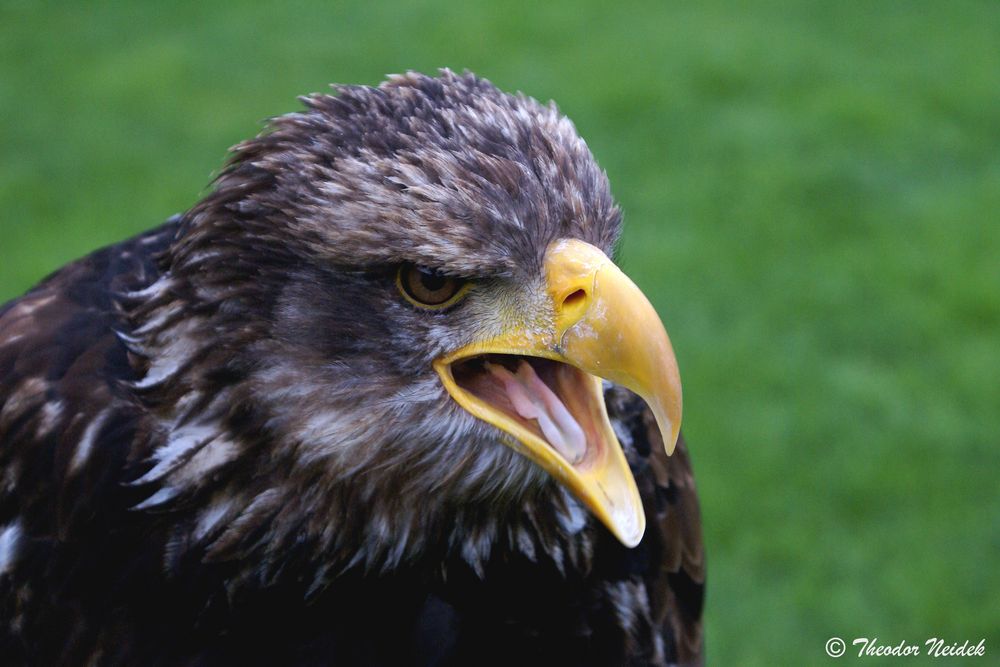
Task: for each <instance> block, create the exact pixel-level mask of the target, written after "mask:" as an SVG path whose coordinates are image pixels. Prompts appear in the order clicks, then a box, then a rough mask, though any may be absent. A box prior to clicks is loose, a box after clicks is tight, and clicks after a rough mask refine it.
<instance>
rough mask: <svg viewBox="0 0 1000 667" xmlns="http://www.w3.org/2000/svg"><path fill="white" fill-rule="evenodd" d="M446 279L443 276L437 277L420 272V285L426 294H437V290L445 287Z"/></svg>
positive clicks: (434, 274)
mask: <svg viewBox="0 0 1000 667" xmlns="http://www.w3.org/2000/svg"><path fill="white" fill-rule="evenodd" d="M447 282H448V279H447V278H446V277H445V276H439V275H438V274H436V273H430V272H428V271H421V272H420V284H421V285H423V286H424V289H425V290H427V291H428V292H437V291H438V290H439V289H441V288H442V287H444V286H445V284H446V283H447Z"/></svg>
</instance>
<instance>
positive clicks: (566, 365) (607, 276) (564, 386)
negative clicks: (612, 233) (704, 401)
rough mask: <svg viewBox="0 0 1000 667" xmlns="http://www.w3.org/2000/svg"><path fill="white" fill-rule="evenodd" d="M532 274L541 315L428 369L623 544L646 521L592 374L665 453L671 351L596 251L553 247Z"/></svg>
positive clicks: (671, 400)
mask: <svg viewBox="0 0 1000 667" xmlns="http://www.w3.org/2000/svg"><path fill="white" fill-rule="evenodd" d="M544 269H545V292H546V294H545V297H544V298H543V299H542V303H543V304H544V307H542V308H540V310H541V311H543V312H541V313H536V314H534V316H533V317H527V318H525V319H524V321H523V322H522V323H521V324H519V325H518V326H516V327H514V328H512V329H511V330H509V331H507V332H505V333H503V334H501V335H499V336H496V337H493V338H490V339H489V340H483V341H477V342H475V343H472V344H471V345H468V346H466V347H463V348H462V349H459V350H457V351H455V352H452V353H450V354H448V355H446V356H444V357H442V358H440V359H438V360H437V361H435V363H434V367H435V369H436V370H437V372H438V373H439V374H440V376H441V379H442V381H443V383H444V386H445V388H446V389H447V390H448V393H449V394H451V396H452V397H453V398H454V399H455V400H456V401H457V402H458V403H459V404H460V405H461V406H462V407H463V408H465V409H466V410H467V411H468V412H470V413H471V414H472V415H474V416H476V417H478V418H479V419H482V420H484V421H486V422H489V423H490V424H493V425H494V426H496V427H497V428H499V429H501V430H502V431H504V432H505V433H506V434H508V435H509V436H511V437H510V438H509V439H508V441H507V444H509V445H510V446H511V447H513V448H514V449H516V450H518V451H519V452H521V453H522V454H524V455H525V456H527V457H528V458H529V459H531V460H532V461H534V462H535V463H536V464H538V465H539V466H541V467H542V468H544V469H545V470H546V471H548V473H549V474H551V475H552V476H553V477H554V478H555V479H557V480H558V481H559V482H561V483H562V484H563V485H565V486H566V487H567V488H569V489H570V491H572V493H573V494H574V495H575V496H576V497H577V498H578V499H579V500H580V501H581V502H583V504H584V505H586V506H587V508H588V509H590V511H591V512H593V514H594V515H595V516H597V517H598V518H599V519H600V520H601V521H602V522H603V523H604V524H605V525H606V526H607V527H608V529H609V530H611V532H612V533H614V534H615V536H616V537H617V538H618V539H619V540H621V542H622V543H623V544H625V545H626V546H629V547H633V546H635V545H637V544H638V543H639V541H640V540H641V539H642V535H643V532H644V531H645V528H646V518H645V514H644V512H643V508H642V501H641V500H640V498H639V491H638V489H637V488H636V485H635V480H634V479H633V478H632V473H631V471H630V470H629V466H628V462H627V461H626V460H625V455H624V452H623V451H622V448H621V445H620V444H619V442H618V439H617V437H616V436H615V433H614V430H613V429H612V427H611V422H610V421H609V419H608V414H607V410H606V408H605V405H604V393H603V389H602V385H601V378H604V379H607V380H610V381H612V382H614V383H617V384H619V385H622V386H624V387H627V388H628V389H630V390H632V391H633V392H635V393H636V394H638V395H639V396H641V397H642V398H643V399H644V400H645V401H646V403H647V404H648V405H649V407H650V409H651V410H652V412H653V415H654V416H655V418H656V422H657V425H658V426H659V430H660V434H661V435H662V436H663V442H664V445H665V447H666V450H667V454H671V453H673V450H674V445H675V444H676V442H677V434H678V432H679V430H680V422H681V383H680V375H679V374H678V371H677V361H676V359H675V358H674V352H673V348H672V347H671V345H670V339H669V338H668V337H667V332H666V331H665V330H664V328H663V325H662V324H661V322H660V318H659V317H658V316H657V314H656V311H655V310H654V309H653V306H652V304H650V303H649V300H648V299H646V297H645V296H644V295H643V293H642V292H641V291H639V288H638V287H636V286H635V284H634V283H633V282H632V281H631V280H629V278H628V277H627V276H626V275H625V274H624V273H622V272H621V270H620V269H619V268H618V267H617V266H615V264H614V263H613V262H612V261H611V260H610V259H608V257H607V256H606V255H605V254H604V253H603V252H601V251H600V250H599V249H597V248H595V247H594V246H592V245H590V244H588V243H584V242H583V241H579V240H576V239H563V240H560V241H556V242H554V243H552V244H551V245H550V246H549V248H548V250H547V251H546V254H545V260H544ZM529 321H530V322H531V323H530V324H527V323H526V322H529Z"/></svg>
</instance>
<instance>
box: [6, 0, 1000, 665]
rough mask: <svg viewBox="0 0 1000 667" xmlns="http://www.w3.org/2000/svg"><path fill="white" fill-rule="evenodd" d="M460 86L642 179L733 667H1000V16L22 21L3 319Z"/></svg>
mask: <svg viewBox="0 0 1000 667" xmlns="http://www.w3.org/2000/svg"><path fill="white" fill-rule="evenodd" d="M442 66H448V67H451V68H453V69H459V70H460V69H462V68H470V69H472V70H474V71H475V72H477V73H479V74H481V75H483V76H486V77H487V78H490V79H491V80H492V81H493V82H494V83H496V84H497V85H499V86H500V87H502V88H504V89H507V90H512V91H513V90H522V91H524V92H526V93H528V94H530V95H532V96H535V97H538V98H541V99H543V100H547V99H550V98H552V99H555V100H557V102H558V103H559V104H560V106H561V108H562V109H563V111H565V112H566V113H567V114H568V115H569V116H570V117H571V118H573V119H574V121H575V122H576V124H577V127H578V128H579V130H580V132H581V134H582V135H583V136H584V137H585V138H586V139H587V140H588V142H589V144H590V146H591V148H592V149H593V151H594V153H595V154H596V156H597V158H598V160H599V161H600V162H601V164H602V165H603V166H604V167H605V168H606V169H607V171H608V173H609V175H610V177H611V180H612V184H613V186H614V188H615V192H616V194H617V196H618V198H619V200H620V202H621V204H622V206H623V208H624V210H625V213H626V224H627V227H626V234H625V241H624V245H623V249H622V250H623V252H622V256H621V258H620V259H621V261H622V262H623V264H624V266H625V268H626V270H627V271H628V272H630V273H631V274H632V275H633V277H634V278H635V279H636V281H637V282H638V283H639V285H640V286H642V287H643V288H644V289H645V290H646V291H647V293H648V294H649V295H650V297H651V299H652V300H653V301H654V303H655V304H656V306H657V308H658V309H659V311H660V313H661V314H662V316H663V318H664V321H665V323H666V325H667V329H668V330H669V331H670V333H671V336H672V338H673V341H674V345H675V348H676V350H677V354H678V358H679V360H680V363H681V370H682V374H683V378H684V382H685V432H686V434H687V437H688V439H689V441H690V443H691V448H692V452H693V457H694V462H695V466H696V472H697V475H698V480H699V484H700V490H701V497H702V503H703V512H704V526H705V531H706V542H707V546H708V553H709V558H710V561H709V565H710V579H709V600H708V612H707V622H708V628H707V631H708V634H707V638H708V652H709V658H710V662H711V663H712V664H715V665H775V664H816V663H824V662H827V661H828V660H830V659H829V658H827V657H826V656H825V655H824V652H823V646H824V643H825V641H826V639H827V638H828V637H830V636H832V635H837V636H841V637H844V638H846V639H847V640H848V643H850V640H851V638H854V637H876V636H877V637H878V638H879V639H880V640H881V641H883V642H885V643H892V644H896V643H899V642H900V641H902V640H907V641H908V642H911V643H920V644H921V645H922V644H923V641H924V640H925V639H927V638H929V637H934V636H937V637H942V638H945V639H946V640H947V641H948V642H949V643H950V642H953V641H958V642H961V641H964V640H965V639H971V640H973V642H978V641H979V639H981V638H984V637H985V638H986V642H987V655H986V657H985V658H980V659H979V660H978V662H977V664H1000V485H998V483H997V476H998V473H1000V443H998V434H1000V213H998V212H1000V3H997V2H995V1H992V0H987V1H983V2H951V3H942V2H931V1H928V2H918V1H912V2H752V3H750V2H741V3H735V2H733V3H726V2H703V3H699V4H687V3H685V4H667V3H663V2H646V3H641V2H625V3H618V4H613V3H603V2H580V1H578V0H577V1H573V0H562V1H558V2H525V1H517V2H508V3H503V4H501V3H496V4H494V5H485V4H479V3H473V2H467V3H457V2H435V3H429V2H404V1H399V2H381V3H375V2H354V3H350V5H349V6H342V5H341V4H340V3H334V2H329V1H327V2H243V3H226V4H217V3H205V2H172V3H141V4H140V3H134V4H132V5H126V4H114V5H113V4H111V3H104V2H101V3H86V4H85V3H76V4H73V3H51V4H50V3H41V2H2V3H0V301H3V300H6V299H8V298H11V297H14V296H16V295H17V294H19V293H20V292H22V291H23V290H25V289H26V288H27V287H29V286H30V285H31V284H32V283H34V282H35V281H37V280H38V279H39V278H41V277H42V276H43V275H44V274H46V273H48V272H49V271H51V270H53V269H55V268H56V267H58V266H59V265H61V264H63V263H64V262H66V261H69V260H71V259H73V258H75V257H77V256H79V255H81V254H83V253H86V252H87V251H88V250H91V249H93V248H96V247H98V246H100V245H102V244H106V243H110V242H112V241H116V240H118V239H121V238H124V237H126V236H128V235H131V234H134V233H136V232H139V231H140V230H142V229H144V228H147V227H150V226H153V225H156V224H157V223H158V222H160V221H161V220H162V219H164V218H166V217H167V216H168V215H170V214H172V213H174V212H176V211H182V210H184V209H186V208H187V207H189V206H190V205H191V204H193V203H194V202H195V201H196V200H197V199H198V198H199V196H200V193H203V192H204V191H205V188H206V186H207V184H208V182H209V179H210V176H211V173H212V172H213V171H214V170H215V169H217V168H218V167H219V166H220V165H221V163H222V160H223V158H224V155H225V152H226V149H227V148H228V147H229V146H230V145H232V144H234V143H236V142H237V141H238V140H240V139H242V138H245V137H247V136H250V135H253V134H254V133H256V132H257V131H258V130H259V128H260V127H261V121H262V120H263V119H265V118H266V117H269V116H272V115H276V114H281V113H284V112H288V111H293V110H295V109H297V108H298V103H297V102H296V100H295V96H296V95H299V94H302V93H306V92H310V91H317V90H325V86H326V84H328V83H330V82H334V81H336V82H345V83H368V84H375V83H377V82H378V81H380V80H381V79H382V78H383V76H384V75H385V74H387V73H392V72H400V71H403V70H406V69H417V70H422V71H425V72H432V71H434V70H435V69H436V68H438V67H442ZM881 660H882V661H883V662H891V659H884V658H883V659H881ZM842 661H843V662H845V663H846V662H852V663H853V662H861V661H860V660H859V659H858V658H857V657H856V656H855V657H850V655H849V656H848V657H845V658H843V659H842ZM900 662H902V663H905V664H919V663H922V662H924V659H917V660H914V659H905V660H900ZM946 662H947V661H943V660H938V661H934V664H942V663H946Z"/></svg>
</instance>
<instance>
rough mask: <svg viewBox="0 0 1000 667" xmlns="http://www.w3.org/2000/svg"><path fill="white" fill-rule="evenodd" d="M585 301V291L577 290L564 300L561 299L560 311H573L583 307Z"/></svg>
mask: <svg viewBox="0 0 1000 667" xmlns="http://www.w3.org/2000/svg"><path fill="white" fill-rule="evenodd" d="M586 300H587V292H586V291H585V290H582V289H578V290H576V291H575V292H572V293H570V294H568V295H566V298H565V299H563V302H562V309H563V311H567V310H573V309H574V308H577V307H579V306H581V305H583V303H584V302H585V301H586Z"/></svg>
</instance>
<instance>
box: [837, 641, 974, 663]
mask: <svg viewBox="0 0 1000 667" xmlns="http://www.w3.org/2000/svg"><path fill="white" fill-rule="evenodd" d="M851 643H852V644H853V645H854V646H857V647H858V657H859V658H862V657H866V656H887V655H893V656H911V655H912V656H917V655H925V656H930V657H932V658H946V657H972V656H981V655H985V653H986V638H985V637H984V638H983V639H980V640H979V643H978V644H973V643H972V640H970V639H967V640H965V641H964V642H962V643H959V642H954V643H951V644H949V643H946V642H945V640H943V639H939V638H937V637H931V638H930V639H928V640H927V641H925V642H924V644H923V650H921V646H920V645H919V644H911V643H909V642H907V641H905V640H904V641H901V642H899V643H898V644H895V645H893V644H881V643H879V640H878V637H875V638H873V639H869V638H868V637H856V638H855V639H854V641H853V642H851Z"/></svg>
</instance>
